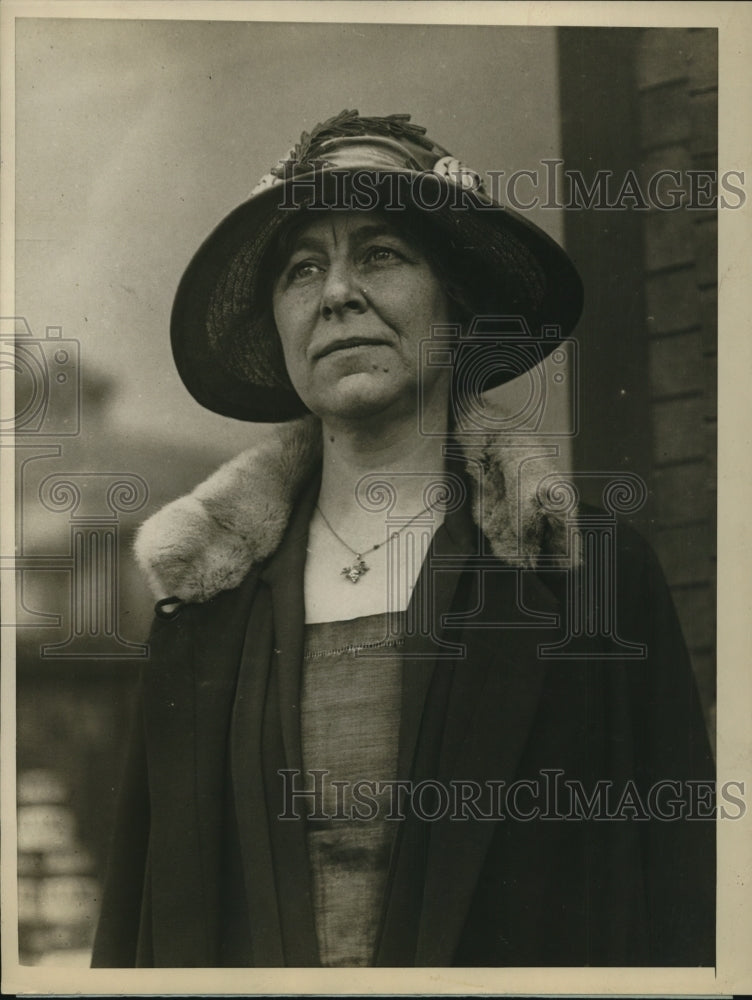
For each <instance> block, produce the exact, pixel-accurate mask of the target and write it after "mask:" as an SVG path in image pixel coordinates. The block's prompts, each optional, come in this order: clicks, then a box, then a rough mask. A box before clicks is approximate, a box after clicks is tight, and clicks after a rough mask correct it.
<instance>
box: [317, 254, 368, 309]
mask: <svg viewBox="0 0 752 1000" xmlns="http://www.w3.org/2000/svg"><path fill="white" fill-rule="evenodd" d="M365 308H366V297H365V293H364V291H363V289H362V288H361V287H360V284H359V282H358V276H357V271H356V268H354V267H352V266H351V265H349V264H347V263H345V262H342V263H332V264H331V265H330V267H329V270H328V271H327V274H326V280H325V281H324V286H323V288H322V292H321V315H322V316H323V317H324V319H330V318H331V317H332V316H335V315H339V314H341V313H343V312H348V311H351V312H363V311H364V310H365Z"/></svg>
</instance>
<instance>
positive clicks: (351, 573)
mask: <svg viewBox="0 0 752 1000" xmlns="http://www.w3.org/2000/svg"><path fill="white" fill-rule="evenodd" d="M355 558H356V560H357V561H356V562H355V564H354V565H352V566H345V568H344V569H343V570H342V574H341V575H342V576H346V577H347V579H348V580H349V581H350V583H357V582H358V580H360V578H361V576H365V575H366V573H367V572H368V570H369V569H370V568H371V567H370V566H367V565H366V564H365V562H363V560H362V559H361V558H360V556H356V557H355Z"/></svg>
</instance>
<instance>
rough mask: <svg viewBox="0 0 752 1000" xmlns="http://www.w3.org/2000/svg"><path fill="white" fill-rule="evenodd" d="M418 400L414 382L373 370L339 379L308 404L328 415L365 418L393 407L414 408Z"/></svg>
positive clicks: (402, 410) (317, 411) (401, 409)
mask: <svg viewBox="0 0 752 1000" xmlns="http://www.w3.org/2000/svg"><path fill="white" fill-rule="evenodd" d="M416 400H417V393H416V391H415V386H413V385H408V384H404V385H395V383H394V380H393V379H389V381H387V380H386V379H383V378H379V377H378V376H374V375H373V374H371V373H370V372H357V373H353V374H351V375H346V376H344V377H343V378H340V379H338V380H337V383H336V384H335V385H333V386H331V387H330V389H329V390H328V391H327V392H324V393H321V394H320V399H318V400H316V401H311V402H309V403H308V406H309V408H310V409H311V410H313V412H314V413H317V414H318V415H319V416H320V417H322V418H324V419H326V417H336V418H339V419H348V418H349V419H352V420H361V419H363V418H364V417H369V416H375V415H376V414H379V413H385V412H386V411H388V410H390V409H392V408H393V409H394V410H395V411H399V412H404V411H405V409H407V408H409V409H414V408H415V405H416Z"/></svg>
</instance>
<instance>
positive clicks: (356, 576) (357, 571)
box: [316, 503, 433, 583]
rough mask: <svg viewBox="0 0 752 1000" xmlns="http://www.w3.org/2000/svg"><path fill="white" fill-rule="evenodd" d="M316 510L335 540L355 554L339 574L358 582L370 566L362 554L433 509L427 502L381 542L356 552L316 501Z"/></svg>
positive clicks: (370, 551)
mask: <svg viewBox="0 0 752 1000" xmlns="http://www.w3.org/2000/svg"><path fill="white" fill-rule="evenodd" d="M316 510H317V511H318V512H319V514H321V519H322V520H323V522H324V524H325V525H326V526H327V528H328V529H329V531H330V532H331V533H332V534H333V535H334V537H335V538H336V539H337V541H338V542H340V543H341V544H342V545H344V546H345V548H346V549H348V550H349V551H350V552H352V554H353V555H354V556H355V562H354V563H353V565H352V566H344V567H343V568H342V571H341V573H340V576H344V577H346V578H347V579H348V580H349V581H350V583H358V581H359V580H360V578H361V577H362V576H365V575H366V573H367V572H368V571H369V570H370V568H371V567H370V566H369V565H368V564H367V563H366V561H365V559H364V556H368V555H370V554H371V553H372V552H375V551H376V550H377V549H380V548H381V546H382V545H386V544H387V543H388V542H391V541H393V539H395V538H398V537H399V536H400V535H401V534H402V532H403V531H404V530H405V529H406V528H409V527H410V525H411V524H412V523H413V521H417V520H418V518H419V517H420V516H421V514H425V513H427V512H428V511H429V510H433V507H432V506H431V504H429V505H428V506H427V507H424V508H423V510H419V511H418V513H417V514H414V515H413V516H412V517H411V518H410V520H409V521H406V522H405V524H403V525H402V527H401V528H399V530H397V531H393V532H392V533H391V535H387V537H386V538H385V539H384V541H383V542H377V543H376V545H372V546H371V548H370V549H366V550H365V551H364V552H358V551H357V550H356V549H354V548H353V547H352V545H348V544H347V542H346V541H345V540H344V538H342V537H341V535H339V534H337V532H336V531H335V530H334V528H333V527H332V526H331V524H330V523H329V519H328V518H327V516H326V514H325V513H324V512H323V510H322V509H321V507H319V505H318V503H317V504H316Z"/></svg>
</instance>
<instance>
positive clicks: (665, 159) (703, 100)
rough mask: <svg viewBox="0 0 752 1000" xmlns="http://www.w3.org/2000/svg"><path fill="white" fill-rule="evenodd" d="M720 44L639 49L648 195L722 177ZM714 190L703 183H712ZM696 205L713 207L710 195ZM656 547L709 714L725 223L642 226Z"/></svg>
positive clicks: (698, 37)
mask: <svg viewBox="0 0 752 1000" xmlns="http://www.w3.org/2000/svg"><path fill="white" fill-rule="evenodd" d="M717 56H718V54H717V33H716V32H715V30H710V29H681V30H669V31H644V32H642V34H641V37H640V38H639V39H638V42H637V45H636V50H635V83H636V88H637V100H638V107H639V146H640V153H641V156H640V166H641V178H642V179H643V184H645V183H647V179H648V178H649V177H650V176H651V175H655V173H656V172H657V171H659V170H679V171H681V174H682V178H683V183H682V187H683V188H684V190H685V191H686V193H687V197H688V198H689V197H692V192H691V191H690V186H691V182H690V181H689V180H688V178H689V177H691V175H690V174H689V173H688V171H697V170H702V171H704V170H709V171H715V170H716V169H717V153H718V126H717V94H718V78H717V65H718V62H717ZM703 183H704V182H703ZM694 201H695V203H696V204H698V205H703V204H707V202H708V201H709V199H708V198H706V197H705V194H704V190H703V191H699V190H698V189H696V190H695V193H694ZM643 239H644V269H645V304H646V330H647V336H648V364H649V368H648V377H649V392H650V396H649V407H650V417H651V424H652V429H653V433H652V448H653V452H652V464H653V476H652V483H653V496H652V504H651V519H652V524H651V528H652V530H651V535H652V541H653V544H654V546H655V548H656V551H657V552H658V555H659V557H660V559H661V561H662V563H663V566H664V569H665V571H666V575H667V577H668V580H669V583H670V585H671V589H672V592H673V596H674V601H675V603H676V606H677V609H678V611H679V615H680V617H681V620H682V624H683V627H684V632H685V636H686V639H687V643H688V645H689V647H690V651H691V654H692V660H693V664H694V667H695V671H696V674H697V677H698V681H699V683H700V686H701V691H702V696H703V700H704V702H705V705H706V708H707V709H708V710H709V711H710V712H712V706H713V704H714V701H715V658H714V650H715V582H716V563H715V553H716V548H715V501H716V493H715V489H716V486H715V484H716V475H715V473H716V466H715V455H716V417H717V391H716V380H717V318H716V308H717V215H716V211H715V210H714V209H710V208H699V207H698V208H696V209H689V210H677V211H662V210H660V209H651V210H650V211H648V212H647V213H645V214H644V216H643Z"/></svg>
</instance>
